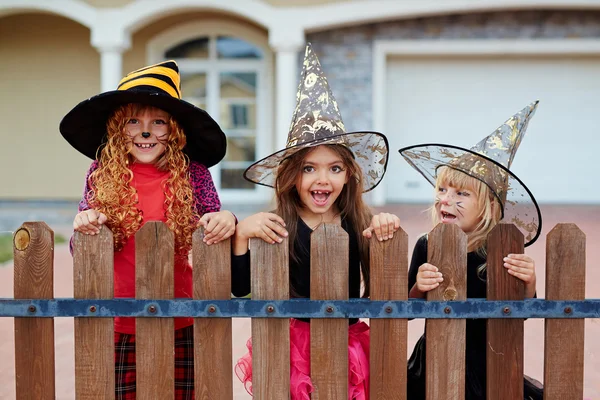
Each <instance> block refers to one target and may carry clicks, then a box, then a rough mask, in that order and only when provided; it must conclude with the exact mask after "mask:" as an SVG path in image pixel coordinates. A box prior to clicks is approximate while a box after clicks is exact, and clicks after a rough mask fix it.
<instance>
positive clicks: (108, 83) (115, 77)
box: [98, 47, 123, 92]
mask: <svg viewBox="0 0 600 400" xmlns="http://www.w3.org/2000/svg"><path fill="white" fill-rule="evenodd" d="M98 51H99V52H100V91H101V92H108V91H109V90H115V89H116V88H117V85H118V84H119V81H120V80H121V78H123V49H121V48H114V47H108V48H99V49H98Z"/></svg>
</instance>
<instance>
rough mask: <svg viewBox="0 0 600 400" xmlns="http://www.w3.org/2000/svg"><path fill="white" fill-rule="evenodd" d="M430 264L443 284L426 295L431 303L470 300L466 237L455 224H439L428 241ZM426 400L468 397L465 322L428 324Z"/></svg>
mask: <svg viewBox="0 0 600 400" xmlns="http://www.w3.org/2000/svg"><path fill="white" fill-rule="evenodd" d="M427 261H428V262H429V264H432V265H435V266H436V267H437V268H438V270H439V271H440V272H441V273H442V275H443V277H444V281H443V282H442V283H441V284H440V286H438V287H437V288H435V289H433V290H431V291H429V292H427V300H428V301H450V300H465V299H466V298H467V235H466V234H465V233H464V232H463V231H462V230H461V229H460V228H459V227H458V226H456V225H454V224H438V225H437V226H436V227H435V228H433V230H432V231H431V232H429V235H428V239H427ZM425 331H426V335H427V339H426V342H425V343H426V346H425V347H426V351H425V353H426V364H427V366H426V391H427V395H426V398H427V400H437V399H442V398H443V399H455V400H463V399H464V398H465V340H466V339H465V335H466V321H465V320H464V319H428V320H426V321H425Z"/></svg>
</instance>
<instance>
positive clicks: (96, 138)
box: [60, 61, 227, 167]
mask: <svg viewBox="0 0 600 400" xmlns="http://www.w3.org/2000/svg"><path fill="white" fill-rule="evenodd" d="M128 103H138V104H144V105H150V106H153V107H156V108H160V109H161V110H164V111H166V112H168V113H169V114H171V116H173V118H175V119H176V120H177V122H178V123H179V125H181V127H182V128H183V131H184V133H185V135H186V141H187V144H186V145H185V147H184V149H183V151H184V153H186V154H187V155H188V156H189V158H190V159H191V160H194V161H198V162H200V163H202V164H204V165H205V166H207V167H211V166H213V165H215V164H217V163H218V162H219V161H221V160H222V159H223V157H224V156H225V151H226V149H227V141H226V138H225V134H224V133H223V131H222V130H221V128H220V127H219V124H217V122H216V121H215V120H214V119H213V118H212V117H211V116H210V115H209V114H208V113H207V112H206V111H204V110H202V109H200V108H198V107H196V106H195V105H193V104H191V103H188V102H187V101H185V100H182V99H181V86H180V76H179V68H178V66H177V63H176V62H175V61H165V62H162V63H160V64H156V65H151V66H148V67H144V68H141V69H138V70H137V71H133V72H130V73H129V74H127V76H125V78H123V79H122V80H121V82H119V86H118V87H117V90H113V91H109V92H105V93H101V94H99V95H96V96H94V97H91V98H89V99H87V100H84V101H82V102H81V103H79V104H78V105H77V106H75V108H73V109H72V110H71V111H69V113H68V114H67V115H66V116H65V117H64V118H63V120H62V121H61V123H60V133H61V134H62V135H63V137H64V138H65V139H66V140H67V142H69V144H71V146H73V147H74V148H75V149H77V150H78V151H79V152H80V153H82V154H84V155H86V156H87V157H89V158H91V159H96V156H97V155H98V154H99V149H101V148H102V146H103V145H104V143H105V142H106V122H107V121H108V119H109V117H110V115H111V114H112V113H113V112H114V110H115V109H117V108H118V107H120V106H122V105H125V104H128Z"/></svg>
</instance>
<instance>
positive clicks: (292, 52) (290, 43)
mask: <svg viewBox="0 0 600 400" xmlns="http://www.w3.org/2000/svg"><path fill="white" fill-rule="evenodd" d="M283 19H284V18H282V19H281V20H280V21H278V22H279V25H278V26H277V27H275V28H272V29H270V30H269V44H270V45H271V48H272V49H273V52H274V53H275V132H274V135H275V149H274V150H279V149H283V148H284V147H285V144H286V142H287V134H288V131H289V127H290V123H291V121H292V113H293V112H294V108H295V107H296V90H297V89H298V81H299V79H300V72H299V69H298V66H299V63H300V61H299V58H298V54H299V52H300V51H302V49H303V48H304V46H305V38H304V30H303V29H302V27H301V26H299V25H295V24H294V21H293V20H291V21H284V20H283Z"/></svg>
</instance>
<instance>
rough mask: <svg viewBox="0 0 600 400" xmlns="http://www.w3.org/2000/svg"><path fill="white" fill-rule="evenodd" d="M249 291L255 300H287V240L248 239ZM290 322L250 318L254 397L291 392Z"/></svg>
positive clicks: (277, 399) (269, 398)
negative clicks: (270, 241) (271, 241)
mask: <svg viewBox="0 0 600 400" xmlns="http://www.w3.org/2000/svg"><path fill="white" fill-rule="evenodd" d="M250 265H251V271H250V272H251V286H250V287H251V291H252V299H255V300H288V299H289V296H290V285H289V283H290V278H289V276H290V275H289V248H288V239H287V238H284V239H283V241H282V242H281V243H279V244H274V245H273V244H269V243H266V242H264V241H263V240H262V239H250ZM289 388H290V323H289V319H286V318H273V319H269V318H253V319H252V390H253V394H254V398H256V399H266V400H281V399H288V398H289V391H290V389H289Z"/></svg>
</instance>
